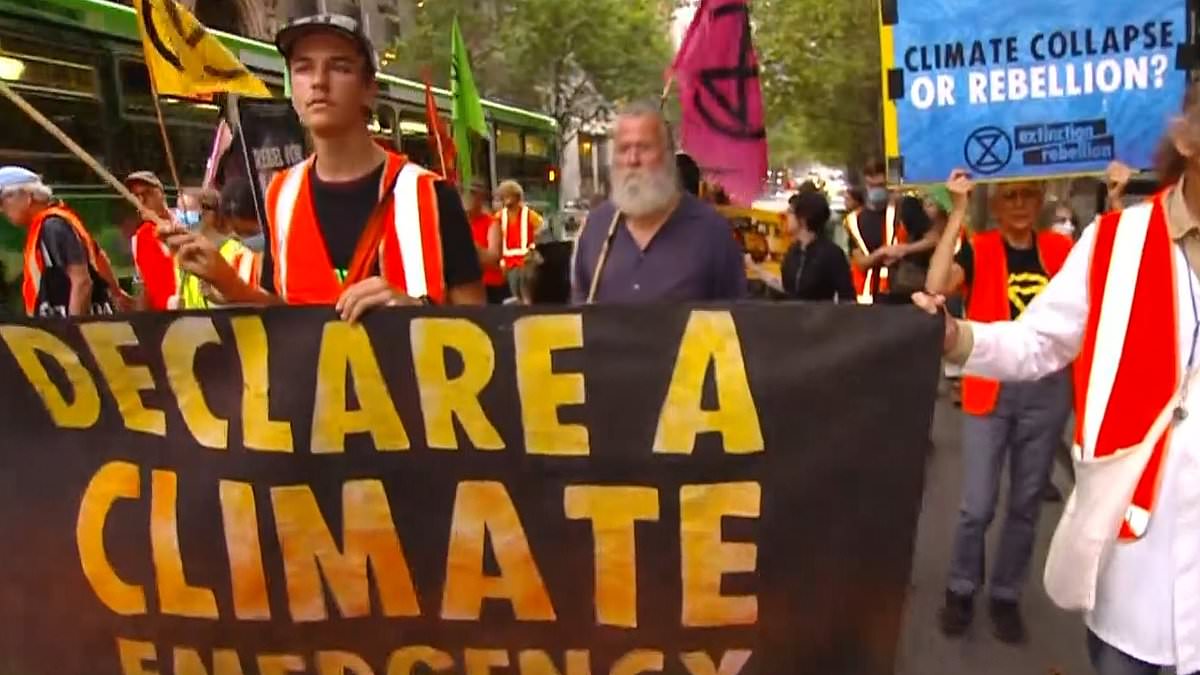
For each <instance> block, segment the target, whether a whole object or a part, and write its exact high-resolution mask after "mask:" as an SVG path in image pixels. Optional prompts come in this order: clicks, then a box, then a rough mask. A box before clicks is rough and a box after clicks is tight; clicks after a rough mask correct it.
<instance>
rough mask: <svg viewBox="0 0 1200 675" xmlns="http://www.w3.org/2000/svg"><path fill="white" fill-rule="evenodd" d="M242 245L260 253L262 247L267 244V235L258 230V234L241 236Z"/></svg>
mask: <svg viewBox="0 0 1200 675" xmlns="http://www.w3.org/2000/svg"><path fill="white" fill-rule="evenodd" d="M242 246H245V247H246V248H248V249H250V250H251V251H254V252H255V253H262V252H263V249H265V248H266V246H267V237H266V235H264V234H263V233H262V232H259V233H258V234H252V235H250V236H249V237H243V238H242Z"/></svg>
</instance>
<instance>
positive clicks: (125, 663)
mask: <svg viewBox="0 0 1200 675" xmlns="http://www.w3.org/2000/svg"><path fill="white" fill-rule="evenodd" d="M117 658H118V659H120V661H121V675H158V671H157V670H149V669H148V668H150V667H151V666H153V662H154V661H155V660H156V659H157V658H158V650H157V649H155V648H154V643H153V642H142V641H140V640H125V639H122V638H117ZM147 661H149V662H150V663H149V664H147V663H146V662H147Z"/></svg>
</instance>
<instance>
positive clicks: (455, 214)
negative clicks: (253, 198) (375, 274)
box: [261, 164, 483, 293]
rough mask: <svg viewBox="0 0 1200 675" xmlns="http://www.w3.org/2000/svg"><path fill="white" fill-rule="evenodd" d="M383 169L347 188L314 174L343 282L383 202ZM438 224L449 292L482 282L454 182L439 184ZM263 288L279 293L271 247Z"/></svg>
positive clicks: (321, 216) (316, 203)
mask: <svg viewBox="0 0 1200 675" xmlns="http://www.w3.org/2000/svg"><path fill="white" fill-rule="evenodd" d="M383 167H384V165H383V164H380V165H379V168H377V169H375V170H374V171H372V172H371V173H369V174H367V175H365V176H363V177H362V178H356V179H355V180H352V181H346V182H344V183H330V182H327V181H323V180H321V179H320V178H318V177H317V172H316V164H313V166H312V167H311V168H310V169H309V171H310V173H309V176H308V177H309V185H311V186H312V200H313V209H314V211H315V212H316V216H317V225H318V227H320V229H321V236H322V237H323V238H324V240H325V248H326V250H327V251H328V252H329V261H330V262H331V263H332V264H333V268H334V270H335V271H336V272H337V275H338V278H339V279H345V277H346V274H347V273H348V270H349V268H350V263H351V261H352V260H353V259H354V249H355V248H356V247H357V246H358V239H359V237H361V236H362V231H363V229H364V228H365V227H366V226H367V219H368V218H370V217H371V211H373V210H374V209H375V204H376V202H377V201H378V199H379V185H380V181H381V180H382V178H383ZM435 185H436V190H437V202H438V225H439V227H440V229H441V233H442V270H443V276H444V277H445V280H446V287H447V288H449V287H453V286H461V285H463V284H469V283H473V282H476V281H479V280H480V279H481V278H482V276H483V271H482V269H481V268H480V266H479V254H478V252H477V251H476V249H475V242H474V240H473V239H472V238H471V226H470V225H469V224H468V221H467V213H466V211H465V210H464V209H463V205H462V199H460V198H459V196H458V192H456V191H455V190H454V188H453V187H451V186H450V185H449V184H448V183H446V182H444V181H439V182H437V183H436V184H435ZM261 277H262V287H263V290H265V291H267V292H269V293H275V292H276V291H275V261H274V260H273V259H272V258H271V247H269V246H268V247H266V250H265V251H263V261H262V275H261Z"/></svg>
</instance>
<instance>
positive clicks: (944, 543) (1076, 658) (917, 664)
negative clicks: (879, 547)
mask: <svg viewBox="0 0 1200 675" xmlns="http://www.w3.org/2000/svg"><path fill="white" fill-rule="evenodd" d="M961 417H962V413H960V412H959V411H958V410H957V409H956V408H954V407H953V406H952V405H951V404H950V403H949V402H948V401H947V400H946V399H942V400H940V401H939V402H938V408H937V413H936V415H935V417H934V425H933V442H934V453H933V456H932V457H931V458H930V460H929V467H928V474H927V475H926V483H925V503H924V506H923V508H922V512H921V520H920V525H919V528H918V532H917V546H916V554H915V556H914V560H913V574H912V590H911V593H910V595H909V604H908V610H907V616H906V618H905V625H904V631H903V634H902V636H901V642H900V651H899V656H898V658H897V666H896V673H897V675H941V674H943V673H944V674H946V675H950V674H954V675H967V674H970V675H1052V674H1053V675H1092V672H1093V671H1092V669H1091V667H1090V666H1089V665H1088V661H1087V654H1086V650H1085V647H1084V636H1085V632H1084V627H1083V621H1082V617H1081V616H1080V615H1077V614H1070V613H1067V612H1063V611H1062V610H1059V609H1058V608H1056V607H1055V606H1054V605H1053V604H1052V603H1051V602H1050V600H1049V598H1047V597H1046V593H1045V591H1044V590H1043V589H1042V568H1043V565H1044V563H1045V560H1046V549H1047V547H1048V546H1049V543H1050V536H1051V535H1052V534H1053V531H1054V526H1055V525H1056V524H1057V523H1058V517H1059V515H1060V514H1061V513H1062V504H1052V503H1047V504H1044V505H1043V509H1042V516H1041V522H1040V525H1039V528H1038V539H1037V547H1036V549H1035V551H1034V560H1033V570H1032V573H1031V575H1030V580H1029V585H1028V588H1027V590H1026V594H1025V598H1024V600H1023V608H1024V614H1025V620H1026V624H1027V626H1028V628H1029V638H1030V639H1029V642H1028V644H1026V645H1023V646H1018V647H1012V646H1009V645H1005V644H1003V643H1001V642H999V641H998V640H996V639H995V638H994V637H993V636H992V633H991V622H990V621H989V619H988V617H987V611H986V596H984V595H981V596H980V597H979V598H978V599H977V601H976V617H975V623H974V624H973V625H972V626H971V628H970V630H969V631H968V632H967V634H966V636H964V637H963V638H960V639H956V640H949V639H947V638H945V637H944V636H943V635H942V634H941V632H940V631H939V630H938V628H937V612H938V608H939V607H941V604H942V600H943V597H944V592H945V590H944V589H945V583H946V571H947V565H948V561H949V559H950V548H951V541H952V539H953V534H954V526H955V523H956V520H957V515H958V504H959V498H960V486H961V482H962V477H961V476H962V462H961V457H962V447H961V444H960V429H961ZM1054 482H1055V484H1056V485H1058V486H1059V488H1060V489H1061V490H1063V492H1064V493H1068V491H1069V488H1070V479H1069V478H1068V477H1067V476H1066V475H1065V473H1064V472H1063V471H1062V470H1061V469H1060V468H1058V467H1057V466H1056V467H1055V475H1054ZM1007 484H1008V481H1007V478H1005V479H1004V482H1003V483H1002V485H1001V494H1002V495H1003V494H1004V492H1005V491H1006V490H1007ZM1003 513H1004V507H1003V501H1002V502H1001V506H1000V507H999V508H998V509H997V516H996V521H995V522H993V524H992V528H991V532H990V533H989V548H988V553H989V560H990V555H991V553H992V551H993V548H992V547H993V546H994V542H995V541H996V540H997V539H998V536H997V535H998V534H999V530H1000V527H999V526H1000V522H1001V518H1002V517H1003Z"/></svg>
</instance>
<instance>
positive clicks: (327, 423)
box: [312, 321, 409, 453]
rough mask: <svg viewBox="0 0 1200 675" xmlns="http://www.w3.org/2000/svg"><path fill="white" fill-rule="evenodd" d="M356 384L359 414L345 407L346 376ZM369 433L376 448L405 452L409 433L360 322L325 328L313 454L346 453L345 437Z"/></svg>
mask: <svg viewBox="0 0 1200 675" xmlns="http://www.w3.org/2000/svg"><path fill="white" fill-rule="evenodd" d="M347 372H349V373H350V375H351V377H352V378H353V380H354V390H355V393H356V394H357V398H358V410H347V409H346V398H347V396H346V374H347ZM356 433H370V434H371V439H372V440H373V441H374V442H375V449H377V450H407V449H408V447H409V446H408V433H407V432H405V430H404V425H403V424H402V423H401V422H400V414H399V413H397V412H396V406H395V405H394V404H393V403H392V395H391V393H389V392H388V388H387V383H386V382H385V381H384V379H383V373H382V372H380V370H379V362H378V361H376V360H375V350H374V349H373V348H372V347H371V340H370V338H368V337H367V331H366V330H365V329H364V328H363V327H362V324H349V323H346V322H345V321H332V322H330V323H327V324H325V332H324V334H323V335H322V337H321V354H320V356H319V357H318V358H317V393H316V402H315V404H314V406H313V422H312V451H313V452H314V453H334V452H345V450H346V436H347V435H349V434H356Z"/></svg>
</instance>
